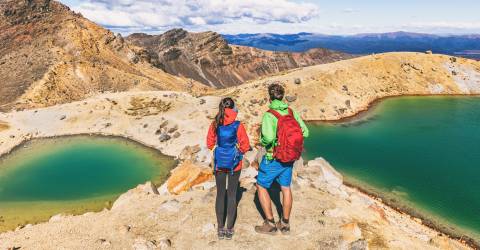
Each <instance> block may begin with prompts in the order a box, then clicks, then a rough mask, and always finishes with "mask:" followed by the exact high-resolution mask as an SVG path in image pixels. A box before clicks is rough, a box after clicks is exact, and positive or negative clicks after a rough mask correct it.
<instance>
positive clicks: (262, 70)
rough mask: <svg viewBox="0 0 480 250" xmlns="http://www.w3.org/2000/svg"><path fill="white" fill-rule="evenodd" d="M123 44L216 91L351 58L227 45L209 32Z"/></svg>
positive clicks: (173, 33)
mask: <svg viewBox="0 0 480 250" xmlns="http://www.w3.org/2000/svg"><path fill="white" fill-rule="evenodd" d="M126 40H127V41H130V42H132V43H133V44H135V45H137V46H139V47H142V48H145V50H146V51H148V53H149V55H150V57H151V58H153V59H152V60H151V62H152V63H153V65H155V66H156V67H158V68H161V69H163V70H164V71H165V72H167V73H170V74H173V75H179V76H184V77H187V78H191V79H194V80H197V81H199V82H202V83H203V84H206V85H208V86H212V87H220V88H223V87H228V86H235V85H239V84H241V83H243V82H245V81H247V80H253V79H256V78H258V77H260V76H266V75H271V74H275V73H279V72H281V71H284V70H288V69H293V68H299V67H305V66H310V65H315V64H321V63H329V62H334V61H338V60H343V59H349V58H352V57H353V56H351V55H348V54H345V53H341V52H335V51H331V50H327V49H320V48H319V49H312V50H309V51H307V52H304V53H289V52H273V51H265V50H260V49H256V48H251V47H244V46H236V45H229V44H228V43H227V41H226V40H225V39H224V38H223V37H222V36H221V35H220V34H218V33H215V32H210V31H209V32H200V33H192V32H187V31H186V30H183V29H173V30H170V31H167V32H165V33H164V34H161V35H147V34H142V33H137V34H132V35H130V36H128V37H127V38H126Z"/></svg>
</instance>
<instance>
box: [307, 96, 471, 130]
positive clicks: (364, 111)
mask: <svg viewBox="0 0 480 250" xmlns="http://www.w3.org/2000/svg"><path fill="white" fill-rule="evenodd" d="M402 97H458V98H461V97H480V94H408V95H391V96H384V97H379V98H377V99H375V100H373V101H371V102H370V103H368V104H367V105H366V106H365V107H362V108H361V109H359V110H358V111H357V112H356V113H354V114H352V115H348V116H345V117H341V118H339V119H323V120H322V119H305V121H306V122H308V123H312V124H319V123H327V124H339V123H349V122H356V121H361V120H362V119H363V118H365V117H368V115H369V114H370V113H371V112H372V111H373V110H375V108H376V107H377V106H378V105H379V104H380V103H381V102H383V101H385V100H388V99H394V98H402Z"/></svg>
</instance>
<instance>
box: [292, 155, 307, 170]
mask: <svg viewBox="0 0 480 250" xmlns="http://www.w3.org/2000/svg"><path fill="white" fill-rule="evenodd" d="M303 164H304V161H303V157H300V159H298V160H297V161H295V162H294V163H293V168H296V169H298V168H303Z"/></svg>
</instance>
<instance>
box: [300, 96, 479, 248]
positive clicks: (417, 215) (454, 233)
mask: <svg viewBox="0 0 480 250" xmlns="http://www.w3.org/2000/svg"><path fill="white" fill-rule="evenodd" d="M408 97H432V98H436V97H438V98H441V97H458V98H462V97H480V95H479V94H433V95H432V94H409V95H393V96H385V97H381V98H377V99H375V100H374V101H372V102H370V103H369V104H367V105H366V106H365V108H362V109H360V110H359V111H358V112H356V113H355V114H353V115H349V116H346V117H342V118H340V119H331V120H330V119H327V120H305V121H306V122H308V123H310V124H314V125H315V124H316V125H318V124H332V125H338V124H349V123H356V122H362V121H365V122H369V118H370V117H375V116H371V115H372V113H373V112H374V110H375V109H376V108H377V107H378V106H379V105H380V104H381V103H382V102H383V101H385V100H388V99H394V98H408ZM349 177H350V176H349ZM350 178H352V179H356V178H355V176H351V177H350ZM360 182H362V181H360ZM344 184H345V185H346V186H348V187H351V188H353V189H356V190H357V191H359V192H361V193H363V194H365V195H367V196H369V197H371V198H372V199H375V200H378V201H380V202H381V203H382V204H384V205H386V206H388V207H390V208H392V209H394V210H395V211H397V212H399V213H402V214H406V215H409V216H410V217H411V219H412V220H418V219H419V220H421V224H422V225H425V226H427V227H429V228H431V229H433V230H435V231H437V232H439V233H442V234H445V235H447V236H448V237H450V238H451V239H454V240H458V241H461V242H462V243H464V244H467V245H468V246H470V247H472V248H473V249H480V241H478V240H475V239H474V238H472V237H471V236H467V235H463V234H462V233H461V232H459V229H457V230H455V229H451V228H450V229H449V228H447V226H448V225H444V226H442V225H441V222H439V221H436V220H435V219H434V218H429V217H428V215H426V214H427V212H419V211H417V210H415V208H414V207H413V206H409V205H407V204H406V202H403V201H401V198H400V201H395V202H394V201H390V199H388V198H387V195H384V194H382V191H380V190H379V189H378V188H375V187H373V186H369V185H367V184H364V183H355V182H349V181H345V182H344ZM369 189H371V190H369ZM432 215H433V216H436V217H438V218H440V217H441V216H438V215H435V214H433V213H432ZM451 226H454V227H457V226H455V225H454V224H452V225H451ZM465 230H467V231H468V229H465ZM472 233H473V232H472Z"/></svg>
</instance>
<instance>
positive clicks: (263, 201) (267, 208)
mask: <svg viewBox="0 0 480 250" xmlns="http://www.w3.org/2000/svg"><path fill="white" fill-rule="evenodd" d="M257 192H258V200H259V201H260V205H261V206H262V210H263V213H264V214H265V217H266V219H267V220H270V221H273V211H272V200H271V199H270V194H268V190H267V189H266V188H264V187H262V186H260V185H259V184H257Z"/></svg>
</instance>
